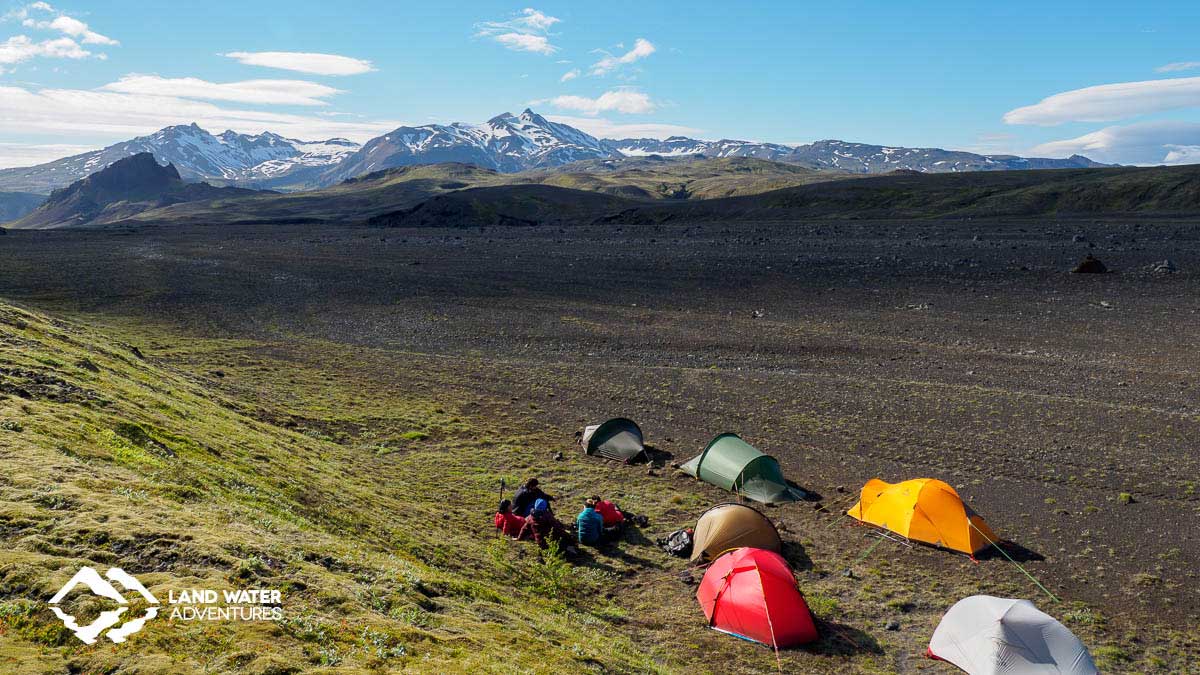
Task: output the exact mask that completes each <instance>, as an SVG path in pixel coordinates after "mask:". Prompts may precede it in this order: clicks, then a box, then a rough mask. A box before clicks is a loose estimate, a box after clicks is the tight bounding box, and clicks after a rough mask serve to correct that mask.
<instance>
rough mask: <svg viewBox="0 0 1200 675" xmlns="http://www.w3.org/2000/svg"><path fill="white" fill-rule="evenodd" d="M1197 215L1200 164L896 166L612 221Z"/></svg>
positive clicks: (656, 208) (635, 212)
mask: <svg viewBox="0 0 1200 675" xmlns="http://www.w3.org/2000/svg"><path fill="white" fill-rule="evenodd" d="M1127 213H1140V214H1148V215H1149V214H1153V215H1194V214H1197V213H1200V166H1181V167H1151V168H1116V169H1058V170H1039V171H1032V170H1031V171H994V172H974V173H959V174H921V173H915V172H897V173H894V174H889V175H885V176H878V177H870V178H862V179H858V180H853V181H837V182H826V183H819V184H813V185H804V186H800V187H794V188H786V189H783V190H776V191H773V192H767V193H763V194H760V195H755V196H751V197H732V198H729V199H717V200H708V201H699V202H686V203H672V204H653V205H642V206H638V207H635V208H633V209H630V210H628V211H626V212H624V213H621V214H619V215H617V216H614V217H610V218H606V219H605V220H606V221H607V222H622V223H638V222H655V223H657V222H667V221H690V220H790V219H797V218H965V217H981V218H988V217H1007V216H1033V215H1101V214H1114V215H1115V214H1127Z"/></svg>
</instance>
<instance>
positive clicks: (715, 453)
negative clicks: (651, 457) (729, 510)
mask: <svg viewBox="0 0 1200 675" xmlns="http://www.w3.org/2000/svg"><path fill="white" fill-rule="evenodd" d="M679 469H680V470H681V471H683V472H684V473H687V474H689V475H692V476H695V477H696V478H699V479H700V480H703V481H705V482H708V483H712V484H713V485H716V486H717V487H721V488H725V489H726V490H730V491H732V492H735V493H737V494H740V495H742V496H744V497H747V498H749V499H753V500H754V501H756V502H762V503H763V504H779V503H782V502H794V501H797V500H800V499H803V498H804V491H803V490H800V489H798V488H794V487H791V486H789V485H788V483H787V480H785V479H784V477H783V471H782V470H780V468H779V462H778V461H777V460H776V459H775V458H774V457H772V456H770V455H765V454H763V453H762V452H761V451H760V450H759V449H758V448H756V447H754V446H753V445H750V444H749V443H747V442H746V441H743V440H742V439H741V437H739V436H738V435H737V434H720V435H718V436H717V437H716V438H714V439H712V440H711V441H709V442H708V445H707V446H706V447H705V448H704V452H702V453H700V454H699V455H697V456H695V457H693V458H692V459H690V460H688V461H687V463H685V464H683V465H682V466H680V467H679Z"/></svg>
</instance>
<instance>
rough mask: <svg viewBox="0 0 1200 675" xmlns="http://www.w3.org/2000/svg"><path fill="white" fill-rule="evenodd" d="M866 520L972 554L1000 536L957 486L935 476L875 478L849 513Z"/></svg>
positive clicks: (918, 538) (924, 540)
mask: <svg viewBox="0 0 1200 675" xmlns="http://www.w3.org/2000/svg"><path fill="white" fill-rule="evenodd" d="M846 513H847V514H848V515H849V516H850V517H852V518H855V519H857V520H861V521H862V522H864V523H870V524H871V525H878V526H879V527H882V528H884V529H887V530H891V531H892V532H895V533H896V534H899V535H901V536H904V537H907V538H908V539H912V540H913V541H921V542H925V543H927V544H933V545H934V546H941V547H942V548H948V549H950V550H953V551H961V552H963V553H966V554H968V555H972V554H974V553H976V552H978V551H980V550H981V549H983V548H985V547H986V546H987V545H988V543H989V542H997V541H998V539H997V537H996V535H995V533H993V532H992V528H990V527H988V524H987V523H985V522H983V518H980V517H979V516H977V515H975V512H974V511H972V510H971V508H970V507H969V506H967V505H966V504H964V503H963V501H962V499H961V498H960V497H959V496H958V493H957V492H955V491H954V488H952V487H950V486H949V485H946V484H945V483H943V482H942V481H940V480H937V479H934V478H916V479H913V480H906V481H904V482H903V483H895V484H893V483H885V482H883V481H881V480H879V479H878V478H872V479H871V480H870V481H868V482H867V484H866V485H864V486H863V489H862V496H861V498H860V500H859V502H858V503H857V504H855V505H854V506H852V507H850V510H849V511H847V512H846Z"/></svg>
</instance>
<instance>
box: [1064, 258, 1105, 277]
mask: <svg viewBox="0 0 1200 675" xmlns="http://www.w3.org/2000/svg"><path fill="white" fill-rule="evenodd" d="M1107 272H1108V268H1107V267H1105V266H1104V263H1102V262H1100V259H1099V258H1097V257H1095V256H1093V255H1091V254H1090V253H1089V254H1088V255H1087V257H1085V258H1084V259H1083V260H1081V261H1080V262H1079V264H1078V265H1076V266H1075V269H1073V270H1071V274H1105V273H1107Z"/></svg>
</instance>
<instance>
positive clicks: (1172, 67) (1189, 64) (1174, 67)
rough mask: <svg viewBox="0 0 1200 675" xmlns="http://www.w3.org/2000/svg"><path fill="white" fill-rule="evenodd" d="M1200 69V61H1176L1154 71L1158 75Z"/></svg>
mask: <svg viewBox="0 0 1200 675" xmlns="http://www.w3.org/2000/svg"><path fill="white" fill-rule="evenodd" d="M1196 68H1200V61H1176V62H1175V63H1167V64H1165V65H1161V66H1159V67H1157V68H1155V69H1154V72H1156V73H1175V72H1178V71H1180V70H1195V69H1196Z"/></svg>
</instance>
